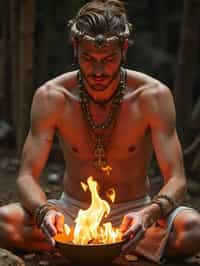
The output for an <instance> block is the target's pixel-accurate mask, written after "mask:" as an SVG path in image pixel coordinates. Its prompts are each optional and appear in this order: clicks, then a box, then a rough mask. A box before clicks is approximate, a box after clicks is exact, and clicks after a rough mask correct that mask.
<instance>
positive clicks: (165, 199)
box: [152, 195, 176, 217]
mask: <svg viewBox="0 0 200 266" xmlns="http://www.w3.org/2000/svg"><path fill="white" fill-rule="evenodd" d="M152 203H155V204H157V205H158V206H159V207H160V211H161V217H165V216H167V215H168V214H169V213H170V212H171V211H172V210H173V209H175V208H176V203H175V201H174V200H173V199H171V198H170V197H169V196H167V195H157V196H156V197H155V198H154V199H153V200H152ZM166 203H167V206H166ZM169 205H170V206H169Z"/></svg>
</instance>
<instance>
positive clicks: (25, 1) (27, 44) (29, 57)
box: [17, 0, 35, 154]
mask: <svg viewBox="0 0 200 266" xmlns="http://www.w3.org/2000/svg"><path fill="white" fill-rule="evenodd" d="M34 4H35V1H34V0H22V1H20V25H19V99H18V108H19V110H18V119H17V120H18V125H17V153H18V154H20V153H21V149H22V146H23V143H24V140H25V137H26V135H27V131H28V128H29V121H30V115H29V114H30V107H31V101H32V96H33V44H34V41H33V40H34V29H35V25H34V24H35V6H34Z"/></svg>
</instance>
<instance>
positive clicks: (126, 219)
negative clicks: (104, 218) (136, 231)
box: [120, 216, 132, 233]
mask: <svg viewBox="0 0 200 266" xmlns="http://www.w3.org/2000/svg"><path fill="white" fill-rule="evenodd" d="M131 223H132V218H131V217H129V216H124V218H123V220H122V223H121V225H120V231H121V232H122V233H124V232H125V231H126V230H127V229H128V228H129V226H130V225H131Z"/></svg>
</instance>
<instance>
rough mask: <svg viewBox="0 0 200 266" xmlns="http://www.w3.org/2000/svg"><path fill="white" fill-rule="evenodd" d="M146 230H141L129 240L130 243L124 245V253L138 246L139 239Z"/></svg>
mask: <svg viewBox="0 0 200 266" xmlns="http://www.w3.org/2000/svg"><path fill="white" fill-rule="evenodd" d="M144 233H145V232H144V230H140V231H138V232H137V234H136V235H135V236H134V237H133V238H132V239H130V240H129V241H128V243H126V244H124V245H123V247H122V254H126V253H127V252H130V251H132V250H133V249H135V247H136V246H137V244H138V242H139V240H140V239H141V238H142V237H143V236H144Z"/></svg>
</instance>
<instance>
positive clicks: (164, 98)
mask: <svg viewBox="0 0 200 266" xmlns="http://www.w3.org/2000/svg"><path fill="white" fill-rule="evenodd" d="M142 109H143V111H144V114H145V118H146V120H147V124H148V125H149V126H150V128H151V134H152V141H153V146H154V150H155V154H156V157H157V160H158V163H159V166H160V169H161V173H162V175H163V178H164V186H163V187H162V189H161V190H160V192H159V193H158V195H165V196H167V197H169V199H171V200H172V201H174V202H175V203H176V204H179V203H180V202H181V201H182V200H183V197H184V195H185V191H186V177H185V172H184V165H183V156H182V151H181V147H180V143H179V139H178V136H177V132H176V118H175V107H174V102H173V98H172V95H171V92H170V90H169V89H168V88H167V87H166V86H164V85H163V84H161V83H157V84H154V85H152V87H150V88H148V89H147V90H146V91H145V90H144V93H143V95H142ZM168 204H170V202H169V203H168ZM154 211H155V213H156V212H157V215H158V206H157V211H156V206H154ZM155 213H154V214H155Z"/></svg>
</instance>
